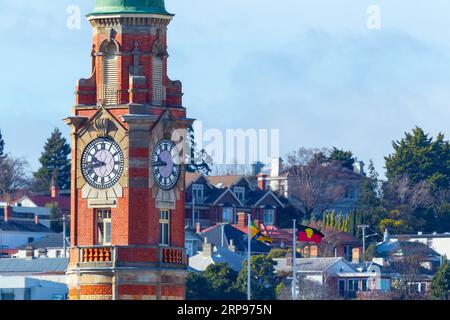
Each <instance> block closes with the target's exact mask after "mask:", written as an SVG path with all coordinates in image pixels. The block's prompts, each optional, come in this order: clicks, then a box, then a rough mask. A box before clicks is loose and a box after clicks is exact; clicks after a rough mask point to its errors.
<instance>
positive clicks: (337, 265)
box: [274, 257, 391, 299]
mask: <svg viewBox="0 0 450 320" xmlns="http://www.w3.org/2000/svg"><path fill="white" fill-rule="evenodd" d="M274 260H275V262H276V263H277V265H276V266H275V270H276V272H277V273H278V274H279V275H280V276H281V277H285V278H290V279H291V281H292V272H293V271H292V259H289V258H282V259H274ZM296 271H297V277H298V282H297V283H298V285H297V291H298V294H299V295H301V290H302V288H303V287H302V286H304V285H305V283H306V282H309V283H313V284H315V285H316V287H315V288H316V289H315V290H316V291H317V292H315V294H316V298H319V297H320V298H328V299H331V298H339V297H340V298H349V299H354V298H356V297H357V294H358V292H369V291H389V290H390V283H391V281H390V277H389V275H388V274H386V273H385V272H384V271H383V268H382V266H379V265H377V264H375V263H370V264H366V265H362V264H352V263H350V262H348V261H346V260H345V259H343V258H342V257H336V258H299V259H297V260H296Z"/></svg>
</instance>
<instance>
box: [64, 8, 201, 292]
mask: <svg viewBox="0 0 450 320" xmlns="http://www.w3.org/2000/svg"><path fill="white" fill-rule="evenodd" d="M87 18H88V20H89V22H90V23H91V25H92V28H93V46H92V52H91V59H92V74H91V76H90V77H89V78H88V79H81V80H79V81H78V83H77V87H76V102H75V105H74V106H73V108H72V115H71V116H70V117H68V118H67V119H65V122H66V123H67V124H68V125H69V126H70V128H71V132H72V133H71V142H72V189H71V192H72V205H71V249H70V262H69V268H68V271H67V275H68V282H69V295H70V299H72V300H130V299H133V300H137V299H140V300H150V299H156V300H159V299H184V298H185V277H186V268H187V257H186V252H185V249H184V236H185V235H184V221H185V219H184V164H183V160H184V154H183V149H184V145H185V141H186V139H185V131H186V128H187V127H189V126H190V125H191V124H192V122H193V120H192V119H187V118H186V110H185V108H184V107H183V106H182V95H183V94H182V87H181V82H179V81H172V80H170V79H169V78H168V76H167V59H168V52H167V27H168V25H169V23H170V21H171V20H172V18H173V15H172V14H170V13H168V12H167V11H166V8H165V4H164V0H96V5H95V8H94V10H93V11H92V12H91V13H90V14H88V16H87Z"/></svg>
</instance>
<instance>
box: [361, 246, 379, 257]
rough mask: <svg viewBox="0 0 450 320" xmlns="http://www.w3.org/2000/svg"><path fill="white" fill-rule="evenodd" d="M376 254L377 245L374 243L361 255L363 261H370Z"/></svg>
mask: <svg viewBox="0 0 450 320" xmlns="http://www.w3.org/2000/svg"><path fill="white" fill-rule="evenodd" d="M376 253H377V245H376V244H375V243H371V244H370V245H369V246H368V247H367V249H366V252H365V253H364V254H363V261H372V259H373V258H375V256H376Z"/></svg>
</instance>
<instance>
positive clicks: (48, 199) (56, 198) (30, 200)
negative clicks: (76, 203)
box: [12, 185, 70, 217]
mask: <svg viewBox="0 0 450 320" xmlns="http://www.w3.org/2000/svg"><path fill="white" fill-rule="evenodd" d="M51 204H57V207H58V212H57V213H58V215H59V216H60V217H61V216H63V215H64V216H66V217H69V216H70V192H67V191H61V192H60V190H59V189H58V187H57V186H55V185H52V187H51V189H50V193H46V194H25V195H23V196H22V197H20V198H19V199H17V200H15V201H13V202H12V205H13V206H15V207H24V208H45V209H47V210H49V209H48V208H47V207H48V206H49V205H51Z"/></svg>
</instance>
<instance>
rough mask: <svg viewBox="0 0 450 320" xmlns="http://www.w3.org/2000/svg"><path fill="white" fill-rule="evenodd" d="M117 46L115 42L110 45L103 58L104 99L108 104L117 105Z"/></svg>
mask: <svg viewBox="0 0 450 320" xmlns="http://www.w3.org/2000/svg"><path fill="white" fill-rule="evenodd" d="M117 64H118V61H117V46H116V44H115V43H114V42H111V43H109V44H108V45H107V46H106V48H105V55H104V57H103V88H102V91H103V99H104V100H105V103H106V104H109V105H111V104H116V103H117V101H118V99H117V88H118V86H117V85H118V79H117V69H118V68H117Z"/></svg>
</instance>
